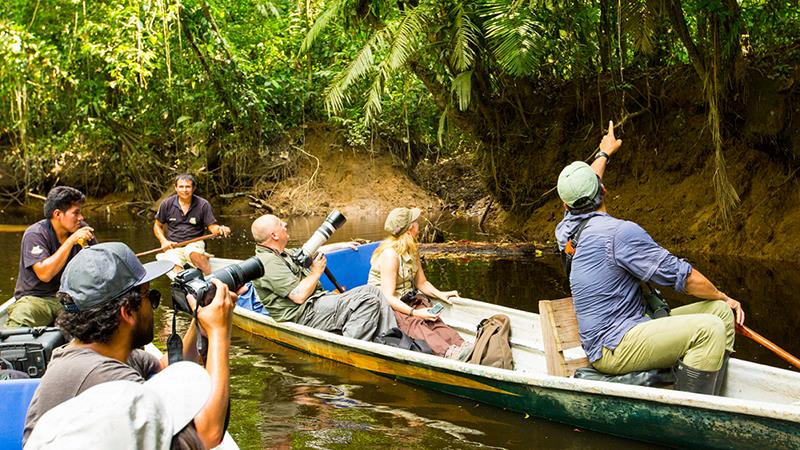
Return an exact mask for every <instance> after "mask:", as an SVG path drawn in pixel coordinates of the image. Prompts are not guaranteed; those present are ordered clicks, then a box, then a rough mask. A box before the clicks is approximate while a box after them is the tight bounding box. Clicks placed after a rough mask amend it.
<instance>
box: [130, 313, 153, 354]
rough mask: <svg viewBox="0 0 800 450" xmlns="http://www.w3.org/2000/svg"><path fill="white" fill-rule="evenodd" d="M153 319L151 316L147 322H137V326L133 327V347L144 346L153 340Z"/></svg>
mask: <svg viewBox="0 0 800 450" xmlns="http://www.w3.org/2000/svg"><path fill="white" fill-rule="evenodd" d="M153 321H154V320H153V318H152V317H151V318H150V320H148V321H147V323H144V321H137V322H136V328H134V329H133V339H132V344H133V348H140V347H144V346H145V345H147V344H149V343H151V342H153Z"/></svg>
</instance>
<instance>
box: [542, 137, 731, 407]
mask: <svg viewBox="0 0 800 450" xmlns="http://www.w3.org/2000/svg"><path fill="white" fill-rule="evenodd" d="M621 146H622V141H621V140H619V139H616V137H615V136H614V125H613V123H609V127H608V133H607V134H606V135H605V136H604V137H603V139H602V141H601V142H600V152H599V153H598V154H597V157H596V158H595V160H594V162H593V163H592V165H591V166H589V165H588V164H586V163H584V162H581V161H576V162H573V163H572V164H570V165H568V166H567V167H565V168H564V170H562V171H561V174H560V175H559V177H558V195H559V197H560V198H561V200H562V201H563V202H564V209H565V210H566V212H565V214H564V219H563V220H562V221H561V223H559V224H558V226H557V227H556V238H557V240H558V245H559V248H560V249H561V251H562V252H565V253H568V254H569V253H572V255H573V256H572V260H571V264H572V266H571V270H568V273H569V281H570V288H571V290H572V299H573V304H574V306H575V313H576V315H577V316H578V325H579V329H580V337H581V343H582V345H583V349H584V350H585V351H586V354H587V356H588V357H589V361H590V362H591V363H592V365H593V366H594V368H595V369H597V370H599V371H600V372H603V373H607V374H613V375H617V374H623V373H628V372H634V371H641V370H649V369H664V368H669V367H672V366H673V365H675V364H677V371H676V381H675V389H679V390H683V391H690V392H697V393H703V394H714V395H718V394H719V392H720V389H721V386H722V381H723V377H724V374H725V371H726V369H727V362H728V357H729V355H730V353H731V352H733V343H734V331H735V328H734V322H735V323H738V324H743V323H744V311H742V306H741V304H740V303H739V302H738V301H736V300H734V299H732V298H730V297H729V296H727V295H726V294H724V293H722V292H721V291H720V290H719V289H717V288H716V287H715V286H714V285H713V284H712V283H711V282H710V281H709V280H708V279H707V278H706V277H705V276H703V274H702V273H700V271H699V270H697V269H696V268H693V267H692V266H691V265H690V264H689V263H688V262H686V261H685V260H683V259H680V258H678V257H676V256H674V255H673V254H672V253H670V252H669V251H667V250H666V249H664V248H663V247H661V246H659V245H658V244H657V243H656V242H655V241H654V240H653V238H651V237H650V235H649V234H647V232H646V231H645V230H644V229H642V227H640V226H639V225H637V224H635V223H633V222H630V221H625V220H620V219H616V218H614V217H612V216H611V215H609V214H608V211H607V209H606V203H605V193H606V189H605V186H603V183H602V178H603V174H604V172H605V168H606V165H607V164H608V161H609V160H610V159H611V157H612V156H613V155H614V153H615V152H616V151H617V150H618V149H619V148H620V147H621ZM568 242H569V246H568V245H567V243H568ZM568 247H569V248H571V249H572V250H568ZM565 250H566V251H565ZM640 283H654V284H657V285H660V286H670V287H672V288H673V289H675V291H677V292H683V293H686V294H689V295H692V296H695V297H699V298H701V299H704V300H706V301H702V302H697V303H693V304H690V305H686V306H682V307H679V308H675V309H673V310H672V312H671V315H670V316H668V317H662V318H658V319H650V318H649V317H648V316H646V315H645V307H644V305H643V301H642V299H643V297H642V295H643V293H642V287H641V285H640Z"/></svg>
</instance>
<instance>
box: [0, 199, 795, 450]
mask: <svg viewBox="0 0 800 450" xmlns="http://www.w3.org/2000/svg"><path fill="white" fill-rule="evenodd" d="M36 219H37V217H36V216H35V215H34V214H31V215H18V214H17V215H13V216H12V215H9V214H2V213H0V223H2V224H6V225H15V224H20V225H21V224H29V223H31V222H33V221H35V220H36ZM220 219H221V223H224V224H226V225H229V226H230V227H231V228H232V229H233V236H232V237H231V238H229V239H226V240H215V241H212V242H210V243H209V244H208V250H209V251H210V252H212V253H215V254H217V255H218V256H224V257H231V258H245V257H248V256H251V255H252V252H253V245H252V242H251V240H250V238H249V228H250V227H249V225H250V219H248V218H246V217H222V218H220ZM87 221H88V222H89V223H90V224H91V225H92V226H94V227H95V229H96V234H97V237H98V240H99V241H101V242H104V241H122V242H125V243H127V244H128V245H130V246H131V247H132V248H133V249H134V251H136V252H141V251H145V250H149V249H152V248H155V247H157V246H158V242H157V241H156V239H155V238H154V237H153V235H152V222H150V221H149V220H145V219H143V218H139V217H137V216H129V215H127V214H115V213H113V212H111V211H107V212H105V213H101V212H95V211H88V212H87ZM321 221H322V218H320V217H317V218H311V219H307V218H295V219H291V220H289V231H290V234H291V237H292V242H290V246H297V245H300V244H301V243H302V242H304V241H305V239H307V238H308V237H309V236H310V234H311V233H312V232H313V231H314V230H315V229H316V227H317V226H318V225H319V224H320V222H321ZM382 228H383V218H382V217H377V216H376V217H367V218H362V219H358V220H354V219H353V218H350V220H349V221H348V222H347V224H345V226H344V227H343V228H342V229H341V230H339V231H338V232H337V233H336V234H335V235H334V236H333V238H332V239H331V242H334V241H340V240H349V239H352V238H356V237H358V238H364V239H368V240H376V239H380V238H381V237H382V236H383V230H382ZM450 229H451V231H452V232H454V233H455V234H456V236H458V237H459V238H466V239H475V240H481V239H483V240H486V239H487V237H486V236H482V235H480V234H479V233H477V232H476V230H475V226H474V224H472V223H469V222H453V223H451V224H450ZM21 236H22V232H21V231H15V228H14V227H0V249H2V250H3V251H2V252H0V298H8V297H10V296H11V295H12V294H13V290H14V283H15V281H16V276H17V267H18V264H19V242H20V239H21ZM145 259H146V260H150V259H148V258H145ZM690 261H691V262H692V263H693V264H694V265H695V266H696V267H698V268H700V269H701V270H702V271H703V272H704V273H705V274H706V275H707V276H708V277H709V278H710V279H711V280H714V281H715V282H716V283H718V286H719V287H720V288H721V289H723V290H725V291H726V292H727V293H728V294H729V295H731V296H732V297H734V298H737V299H739V300H740V301H742V303H743V304H744V308H745V311H746V312H747V314H748V317H747V323H748V325H749V326H750V327H751V328H753V329H755V330H756V331H758V332H760V333H761V334H762V335H764V336H766V337H768V338H770V339H772V340H773V341H774V342H775V343H777V344H778V345H780V346H782V347H783V348H784V349H786V350H787V351H789V352H790V353H793V354H795V355H797V354H800V341H798V340H797V339H796V338H795V336H796V333H795V326H796V325H797V324H798V323H800V312H799V311H800V308H798V306H800V300H798V298H797V294H796V293H797V292H800V277H799V276H798V275H797V273H796V265H795V264H793V263H792V264H787V263H780V262H770V263H763V262H759V261H753V260H742V259H737V260H732V259H730V258H703V257H699V258H690ZM425 264H426V265H425V270H426V275H427V276H428V278H429V279H430V280H431V281H432V282H433V283H434V284H435V285H436V286H437V287H440V288H444V289H458V290H459V291H460V292H461V294H462V295H464V296H466V297H470V298H476V299H482V300H485V301H488V302H491V303H496V304H500V305H504V306H509V307H512V308H517V309H522V310H527V311H533V312H536V311H537V301H538V300H541V299H549V298H561V297H564V296H565V295H566V290H565V282H564V279H563V275H562V273H561V269H560V266H559V262H558V261H557V259H556V258H555V257H552V256H549V257H548V256H546V257H543V258H536V259H532V260H521V261H520V260H491V261H487V260H479V259H475V260H470V259H449V260H448V259H436V260H430V261H428V262H427V263H425ZM155 287H157V288H159V289H160V290H161V291H162V293H167V292H168V286H167V283H166V282H165V281H164V280H161V281H159V282H158V283H155ZM668 296H670V294H668ZM670 298H671V299H673V301H672V302H671V303H673V306H677V305H679V304H682V303H685V302H687V301H688V299H686V298H681V297H680V296H675V295H672V296H671V297H670ZM170 319H171V310H170V309H168V308H165V307H162V308H161V311H160V314H159V316H158V318H157V324H156V330H157V331H156V334H157V336H156V344H157V345H158V346H159V347H162V349H163V343H164V341H165V339H166V336H167V335H168V334H169V324H170V323H171V320H170ZM186 324H187V321H186V320H181V326H182V327H185V326H186ZM232 340H233V345H232V349H231V352H232V355H231V356H232V358H231V399H232V413H231V424H230V428H229V431H230V432H231V434H232V435H233V437H234V439H235V440H236V441H237V443H238V444H239V446H240V447H241V448H242V449H260V448H274V449H281V448H296V449H305V448H313V449H341V448H381V449H388V448H392V449H401V448H420V449H440V448H448V449H473V448H507V449H528V448H626V449H636V448H652V447H653V446H652V445H646V444H641V443H638V442H634V441H629V440H624V439H619V438H615V437H612V436H608V435H604V434H599V433H594V432H590V431H586V430H580V429H575V428H573V427H569V426H565V425H560V424H556V423H551V422H548V421H546V420H541V419H538V418H534V417H526V416H525V415H523V414H518V413H512V412H508V411H504V410H502V409H499V408H495V407H491V406H486V405H482V404H477V403H475V402H471V401H468V400H464V399H460V398H455V397H451V396H447V395H443V394H438V393H435V392H430V391H427V390H425V389H420V388H417V387H414V386H411V385H407V384H404V383H399V382H395V381H393V380H390V379H388V378H384V377H381V376H378V375H374V374H372V373H370V372H367V371H365V370H361V369H356V368H353V367H350V366H347V365H344V364H340V363H337V362H332V361H329V360H326V359H323V358H318V357H315V356H312V355H308V354H305V353H302V352H299V351H296V350H291V349H287V348H284V347H282V346H280V345H277V344H275V343H273V342H270V341H267V340H265V339H262V338H259V337H253V336H251V335H250V334H248V333H245V332H243V331H241V330H238V329H234V332H233V338H232ZM737 349H738V354H737V357H739V358H743V359H747V360H750V361H755V362H760V363H764V364H769V365H773V366H777V367H781V368H789V367H790V366H789V365H788V364H787V363H785V362H783V361H782V360H780V359H778V358H777V357H775V356H774V355H773V354H772V353H770V352H769V351H767V350H765V349H762V348H760V347H759V346H757V345H756V344H754V343H752V342H750V341H746V340H745V339H744V338H740V339H739V341H738V342H737ZM653 432H654V433H658V430H653Z"/></svg>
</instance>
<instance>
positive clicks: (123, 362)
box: [23, 242, 236, 448]
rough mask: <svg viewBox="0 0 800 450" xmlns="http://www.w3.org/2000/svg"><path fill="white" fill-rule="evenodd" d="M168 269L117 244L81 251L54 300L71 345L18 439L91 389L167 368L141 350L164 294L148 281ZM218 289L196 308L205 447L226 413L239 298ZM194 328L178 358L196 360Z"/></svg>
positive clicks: (56, 357) (199, 423) (57, 358)
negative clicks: (207, 381) (203, 348)
mask: <svg viewBox="0 0 800 450" xmlns="http://www.w3.org/2000/svg"><path fill="white" fill-rule="evenodd" d="M171 268H172V263H171V262H169V261H154V262H150V263H147V264H145V265H142V264H141V263H140V262H139V260H138V259H137V258H136V256H135V255H134V253H133V251H132V250H131V249H130V248H128V246H126V245H125V244H122V243H120V242H108V243H102V244H98V245H94V246H92V247H89V248H87V249H84V250H83V251H81V252H80V253H79V254H78V255H77V256H76V257H75V258H74V259H73V260H72V261H70V263H69V264H68V265H67V267H66V268H65V269H64V274H63V276H62V278H61V289H60V291H59V293H58V298H59V300H60V301H61V303H62V305H63V306H64V311H63V312H62V313H61V314H60V315H59V317H58V319H57V320H56V325H58V326H59V327H61V328H62V329H63V330H64V331H65V332H66V333H68V334H69V335H70V336H71V337H72V338H73V340H72V342H70V343H69V344H67V345H65V346H63V347H60V348H58V349H56V350H54V351H53V355H52V358H51V360H50V363H49V364H48V367H47V371H46V372H45V374H44V376H43V377H42V382H41V384H40V385H39V387H38V388H37V390H36V393H35V394H34V396H33V399H32V400H31V404H30V407H29V408H28V415H27V417H26V420H25V429H24V433H23V440H27V438H28V436H29V435H30V433H31V430H33V428H34V426H35V425H36V422H37V421H38V420H39V418H40V417H42V415H43V414H45V413H46V412H47V411H48V410H50V409H52V408H54V407H55V406H57V405H59V404H61V403H63V402H64V401H66V400H69V399H70V398H73V397H75V396H76V395H78V394H80V393H81V392H83V391H85V390H87V389H89V388H90V387H92V386H95V385H98V384H101V383H105V382H107V381H114V380H129V381H134V382H137V383H142V382H144V380H146V379H147V378H149V377H150V376H152V375H153V374H155V373H157V372H159V371H160V370H161V369H163V368H165V367H166V366H167V359H166V356H164V357H163V358H161V359H160V360H159V359H158V358H157V357H155V356H153V355H151V354H149V353H146V352H145V351H144V350H141V349H140V348H141V347H143V346H144V345H146V344H148V343H150V342H151V341H152V340H153V317H154V314H155V309H156V308H157V307H158V304H159V301H160V298H161V295H160V294H159V292H158V291H155V290H151V289H150V281H152V280H153V279H155V278H157V277H160V276H161V275H164V274H165V273H167V272H168V271H169V270H170V269H171ZM212 282H213V283H214V284H215V285H216V287H217V294H216V296H215V297H214V299H213V301H212V302H211V303H210V304H209V305H207V306H205V307H203V308H200V309H199V310H198V313H197V320H198V321H199V323H200V327H201V328H202V329H203V330H204V331H205V332H206V335H207V337H208V356H207V359H206V361H205V368H206V370H207V371H208V373H209V375H210V377H211V385H212V388H211V394H210V397H209V401H208V402H207V403H206V405H205V406H204V407H203V409H202V410H201V411H200V413H198V414H197V416H196V417H195V419H194V422H195V426H196V428H197V432H198V435H199V436H200V438H201V439H202V441H203V443H204V444H205V446H206V447H207V448H211V447H214V446H216V445H217V444H219V442H220V441H221V439H222V436H223V434H224V423H225V416H226V412H227V407H228V390H229V386H228V381H229V373H228V372H229V369H228V350H229V347H230V332H231V319H232V312H233V308H234V306H235V303H236V296H235V295H234V294H231V293H229V292H228V287H227V286H226V285H225V284H224V283H221V282H219V281H218V280H212ZM194 330H195V327H194V326H189V330H188V331H187V333H186V336H185V337H184V339H183V343H184V347H183V353H184V355H183V358H184V359H185V360H195V359H196V358H197V350H196V347H195V342H196V340H195V337H196V336H195V331H194Z"/></svg>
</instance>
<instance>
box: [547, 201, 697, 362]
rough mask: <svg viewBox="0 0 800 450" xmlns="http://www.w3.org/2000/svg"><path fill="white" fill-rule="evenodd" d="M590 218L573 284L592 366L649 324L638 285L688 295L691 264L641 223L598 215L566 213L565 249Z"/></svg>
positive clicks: (561, 241)
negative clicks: (631, 332)
mask: <svg viewBox="0 0 800 450" xmlns="http://www.w3.org/2000/svg"><path fill="white" fill-rule="evenodd" d="M587 217H591V218H592V219H591V220H589V222H588V224H587V225H586V227H585V228H584V229H583V232H582V233H581V235H580V239H579V242H578V247H577V250H576V252H575V255H574V257H573V259H572V272H571V274H570V280H569V282H570V288H571V289H572V301H573V304H574V306H575V313H576V315H577V316H578V327H579V330H580V337H581V343H582V345H583V349H584V350H585V351H586V354H587V355H588V357H589V361H591V362H594V361H597V360H598V359H600V358H601V357H602V356H603V355H602V350H603V347H606V348H608V349H609V350H614V349H615V348H617V345H619V343H620V341H621V340H622V337H623V336H624V335H625V333H627V332H628V330H630V329H631V328H633V327H634V326H636V325H638V324H640V323H643V322H646V321H648V320H650V319H649V318H648V317H647V316H645V310H644V304H643V303H642V293H641V287H640V286H639V283H640V282H652V283H655V284H657V285H659V286H670V287H672V288H673V289H675V290H676V291H678V292H684V291H685V289H686V280H687V279H688V277H689V274H690V273H691V271H692V266H691V265H690V264H689V263H688V262H686V261H685V260H683V259H680V258H678V257H676V256H675V255H673V254H672V253H670V252H669V251H667V250H666V249H664V248H663V247H661V246H660V245H658V244H657V243H656V242H655V241H654V240H653V238H652V237H650V235H649V234H647V232H646V231H645V230H644V229H643V228H642V227H640V226H639V225H637V224H635V223H633V222H629V221H626V220H620V219H616V218H614V217H611V216H610V215H608V213H604V212H596V211H595V212H591V213H586V214H579V215H573V214H571V213H569V212H567V213H566V214H565V215H564V219H563V220H562V221H561V222H560V223H559V224H558V225H557V226H556V239H557V240H558V245H559V248H560V249H561V250H563V249H564V246H565V245H566V242H567V239H568V238H569V236H570V234H572V233H573V232H574V230H575V229H576V228H577V227H578V226H579V225H580V223H581V221H582V220H583V219H585V218H587Z"/></svg>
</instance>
